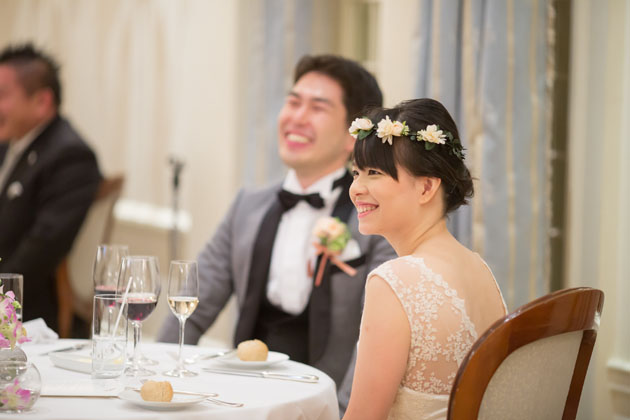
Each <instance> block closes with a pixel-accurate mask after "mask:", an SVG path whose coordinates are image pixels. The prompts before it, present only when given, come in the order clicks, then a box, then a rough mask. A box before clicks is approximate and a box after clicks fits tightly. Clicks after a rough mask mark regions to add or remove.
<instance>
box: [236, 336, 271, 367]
mask: <svg viewBox="0 0 630 420" xmlns="http://www.w3.org/2000/svg"><path fill="white" fill-rule="evenodd" d="M268 354H269V349H268V348H267V345H266V344H265V343H263V342H262V341H260V340H247V341H243V342H242V343H240V344H239V345H238V347H237V348H236V355H237V356H238V358H239V359H241V360H242V361H244V362H263V361H265V360H267V355H268Z"/></svg>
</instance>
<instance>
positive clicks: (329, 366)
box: [160, 184, 395, 405]
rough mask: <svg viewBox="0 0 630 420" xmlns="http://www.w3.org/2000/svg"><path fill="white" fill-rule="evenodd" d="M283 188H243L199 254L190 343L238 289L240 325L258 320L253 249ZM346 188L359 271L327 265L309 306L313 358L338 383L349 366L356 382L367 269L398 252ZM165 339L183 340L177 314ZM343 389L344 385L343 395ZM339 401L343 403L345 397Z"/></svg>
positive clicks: (163, 334)
mask: <svg viewBox="0 0 630 420" xmlns="http://www.w3.org/2000/svg"><path fill="white" fill-rule="evenodd" d="M280 188H281V185H280V184H277V185H274V186H272V187H267V188H264V189H258V190H241V191H240V192H239V193H238V195H237V197H236V199H235V200H234V202H233V203H232V206H231V208H230V210H229V211H228V213H227V215H226V217H225V218H224V220H223V221H222V223H221V225H220V226H219V228H218V230H217V231H216V233H215V234H214V236H213V237H212V238H211V240H210V241H209V242H208V243H207V244H206V246H205V247H204V249H203V250H202V251H201V253H200V254H199V256H198V259H197V260H198V264H199V306H198V307H197V309H196V311H195V312H194V313H193V314H192V316H191V317H190V318H189V319H188V321H187V323H186V337H185V341H186V343H196V342H197V341H198V340H199V338H200V337H201V335H202V334H203V333H204V332H205V331H206V330H207V329H208V327H210V325H211V324H212V323H213V322H214V320H215V319H216V317H217V315H218V314H219V312H220V311H221V310H222V309H223V307H224V306H225V304H226V303H227V301H228V299H229V298H230V296H231V295H232V294H235V295H236V298H237V302H238V306H239V320H238V326H237V331H239V330H240V329H242V328H239V327H241V326H242V325H243V323H245V324H253V323H255V322H254V321H255V320H254V319H252V318H255V317H256V316H257V314H258V309H259V308H258V307H248V305H244V302H245V297H246V295H247V290H248V286H249V284H248V283H249V281H250V266H251V263H252V253H253V248H254V243H255V241H256V238H257V235H258V231H259V229H260V227H261V223H262V221H263V218H264V217H265V214H266V213H267V211H268V210H269V208H270V207H271V206H272V205H274V203H275V202H276V201H277V193H278V191H279V190H280ZM347 194H348V189H347V187H346V188H345V189H344V191H342V192H341V195H340V198H339V199H338V200H344V201H345V203H338V205H339V204H345V205H348V204H349V205H350V206H351V208H348V209H347V211H346V214H347V215H348V217H347V219H348V220H345V222H346V223H347V224H348V228H349V230H350V233H351V235H352V238H353V239H354V240H356V241H357V243H358V245H359V248H360V249H361V255H360V256H359V257H357V258H354V259H352V260H351V261H346V263H348V264H349V265H351V266H353V267H354V268H355V269H356V270H357V273H356V275H355V276H352V277H350V276H348V275H347V274H345V273H344V272H342V271H340V270H338V269H337V267H330V266H328V267H327V268H326V270H325V275H324V279H323V281H322V285H321V286H320V288H322V289H321V291H320V290H317V291H316V290H315V288H314V291H313V293H312V295H311V302H310V303H309V307H308V308H307V310H308V311H309V347H314V348H309V354H310V356H311V357H310V358H311V359H312V360H309V364H311V365H312V366H314V367H316V368H318V369H320V370H322V371H324V372H325V373H327V374H328V375H329V376H330V377H331V378H332V379H333V380H334V381H335V382H336V384H337V387H338V388H339V387H340V386H341V384H342V381H343V379H344V376H345V375H346V374H347V372H348V371H350V373H349V377H348V378H347V379H346V381H345V382H344V383H347V386H349V385H350V384H351V376H350V375H351V374H352V370H353V368H354V360H353V351H354V349H355V346H356V343H357V339H358V336H359V325H360V322H361V311H362V306H363V296H364V286H365V279H366V277H367V274H368V273H369V272H370V271H371V270H372V269H374V268H375V267H377V266H378V265H380V264H381V263H383V262H384V261H387V260H389V259H392V258H395V253H394V251H393V249H392V248H391V247H390V245H389V244H388V243H387V242H386V241H385V240H384V239H383V238H382V237H379V236H363V235H361V234H360V233H359V231H358V226H357V224H358V223H357V216H356V210H355V209H354V206H352V205H351V203H350V202H349V200H348V199H347V197H348V195H347ZM344 195H345V196H344ZM305 269H306V267H305ZM263 290H266V289H263ZM322 291H325V294H326V296H327V297H326V298H325V299H319V298H318V299H317V303H316V304H315V302H314V299H313V295H315V294H316V293H320V294H321V293H324V292H322ZM263 293H266V292H264V291H263ZM250 301H251V300H250ZM259 303H260V302H259ZM250 306H252V305H251V304H250ZM253 306H256V305H253ZM252 332H253V331H252ZM241 338H242V337H241ZM250 338H254V337H250ZM160 339H161V340H163V341H171V342H176V341H177V340H178V324H177V320H176V319H175V318H174V317H168V319H167V321H166V323H165V325H164V326H163V328H162V331H161V334H160ZM237 339H238V337H235V340H237ZM235 344H236V343H235ZM272 350H273V349H272ZM341 392H343V390H342V389H340V395H341ZM346 393H347V390H346ZM346 398H347V397H346ZM340 402H341V403H342V405H344V402H343V401H340ZM345 403H347V401H345Z"/></svg>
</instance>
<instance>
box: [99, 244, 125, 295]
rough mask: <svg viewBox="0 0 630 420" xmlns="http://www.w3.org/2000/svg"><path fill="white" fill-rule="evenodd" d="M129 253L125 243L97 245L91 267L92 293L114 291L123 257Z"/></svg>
mask: <svg viewBox="0 0 630 420" xmlns="http://www.w3.org/2000/svg"><path fill="white" fill-rule="evenodd" d="M128 255H129V248H128V247H127V245H107V244H103V245H99V246H98V248H97V249H96V258H94V266H93V268H92V280H93V281H94V294H95V295H102V294H107V293H116V287H117V286H118V275H119V274H120V265H121V264H122V259H123V257H126V256H128Z"/></svg>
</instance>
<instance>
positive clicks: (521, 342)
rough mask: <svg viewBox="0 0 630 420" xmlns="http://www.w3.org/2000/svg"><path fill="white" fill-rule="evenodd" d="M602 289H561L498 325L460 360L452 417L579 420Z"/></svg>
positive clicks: (450, 410) (451, 402)
mask: <svg viewBox="0 0 630 420" xmlns="http://www.w3.org/2000/svg"><path fill="white" fill-rule="evenodd" d="M603 304H604V293H603V292H602V291H600V290H596V289H591V288H587V287H580V288H575V289H566V290H560V291H558V292H555V293H551V294H549V295H547V296H543V297H541V298H539V299H537V300H535V301H533V302H531V303H528V304H526V305H524V306H521V307H520V308H519V309H517V310H516V311H515V312H513V313H511V314H509V315H506V316H505V317H504V318H502V319H500V320H499V321H497V322H495V323H494V324H493V325H492V326H491V327H490V328H489V329H488V330H487V331H486V332H485V333H484V334H483V335H482V336H481V337H480V338H479V339H478V340H477V342H476V343H475V344H474V345H473V347H472V349H471V350H470V352H469V353H468V355H467V356H466V358H465V359H464V361H463V362H462V364H461V366H460V367H459V370H458V372H457V376H456V378H455V382H454V384H453V389H452V390H451V395H450V400H449V408H448V417H447V418H448V419H449V420H469V419H475V420H477V419H483V420H490V419H502V420H503V419H510V420H520V419H523V420H525V419H536V420H545V419H554V420H556V419H558V420H559V419H562V420H573V419H575V417H576V414H577V409H578V404H579V402H580V394H581V393H582V387H583V385H584V378H585V376H586V370H587V368H588V364H589V361H590V358H591V353H592V352H593V346H594V345H595V338H596V336H597V329H598V327H599V320H600V314H601V311H602V306H603Z"/></svg>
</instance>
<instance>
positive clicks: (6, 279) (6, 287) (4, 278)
mask: <svg viewBox="0 0 630 420" xmlns="http://www.w3.org/2000/svg"><path fill="white" fill-rule="evenodd" d="M0 282H1V284H2V290H3V293H7V292H8V291H12V292H13V293H14V294H15V300H16V301H17V302H20V306H21V307H20V308H19V309H16V310H15V313H16V315H17V317H18V321H22V307H23V306H24V277H22V275H21V274H15V273H0Z"/></svg>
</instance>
